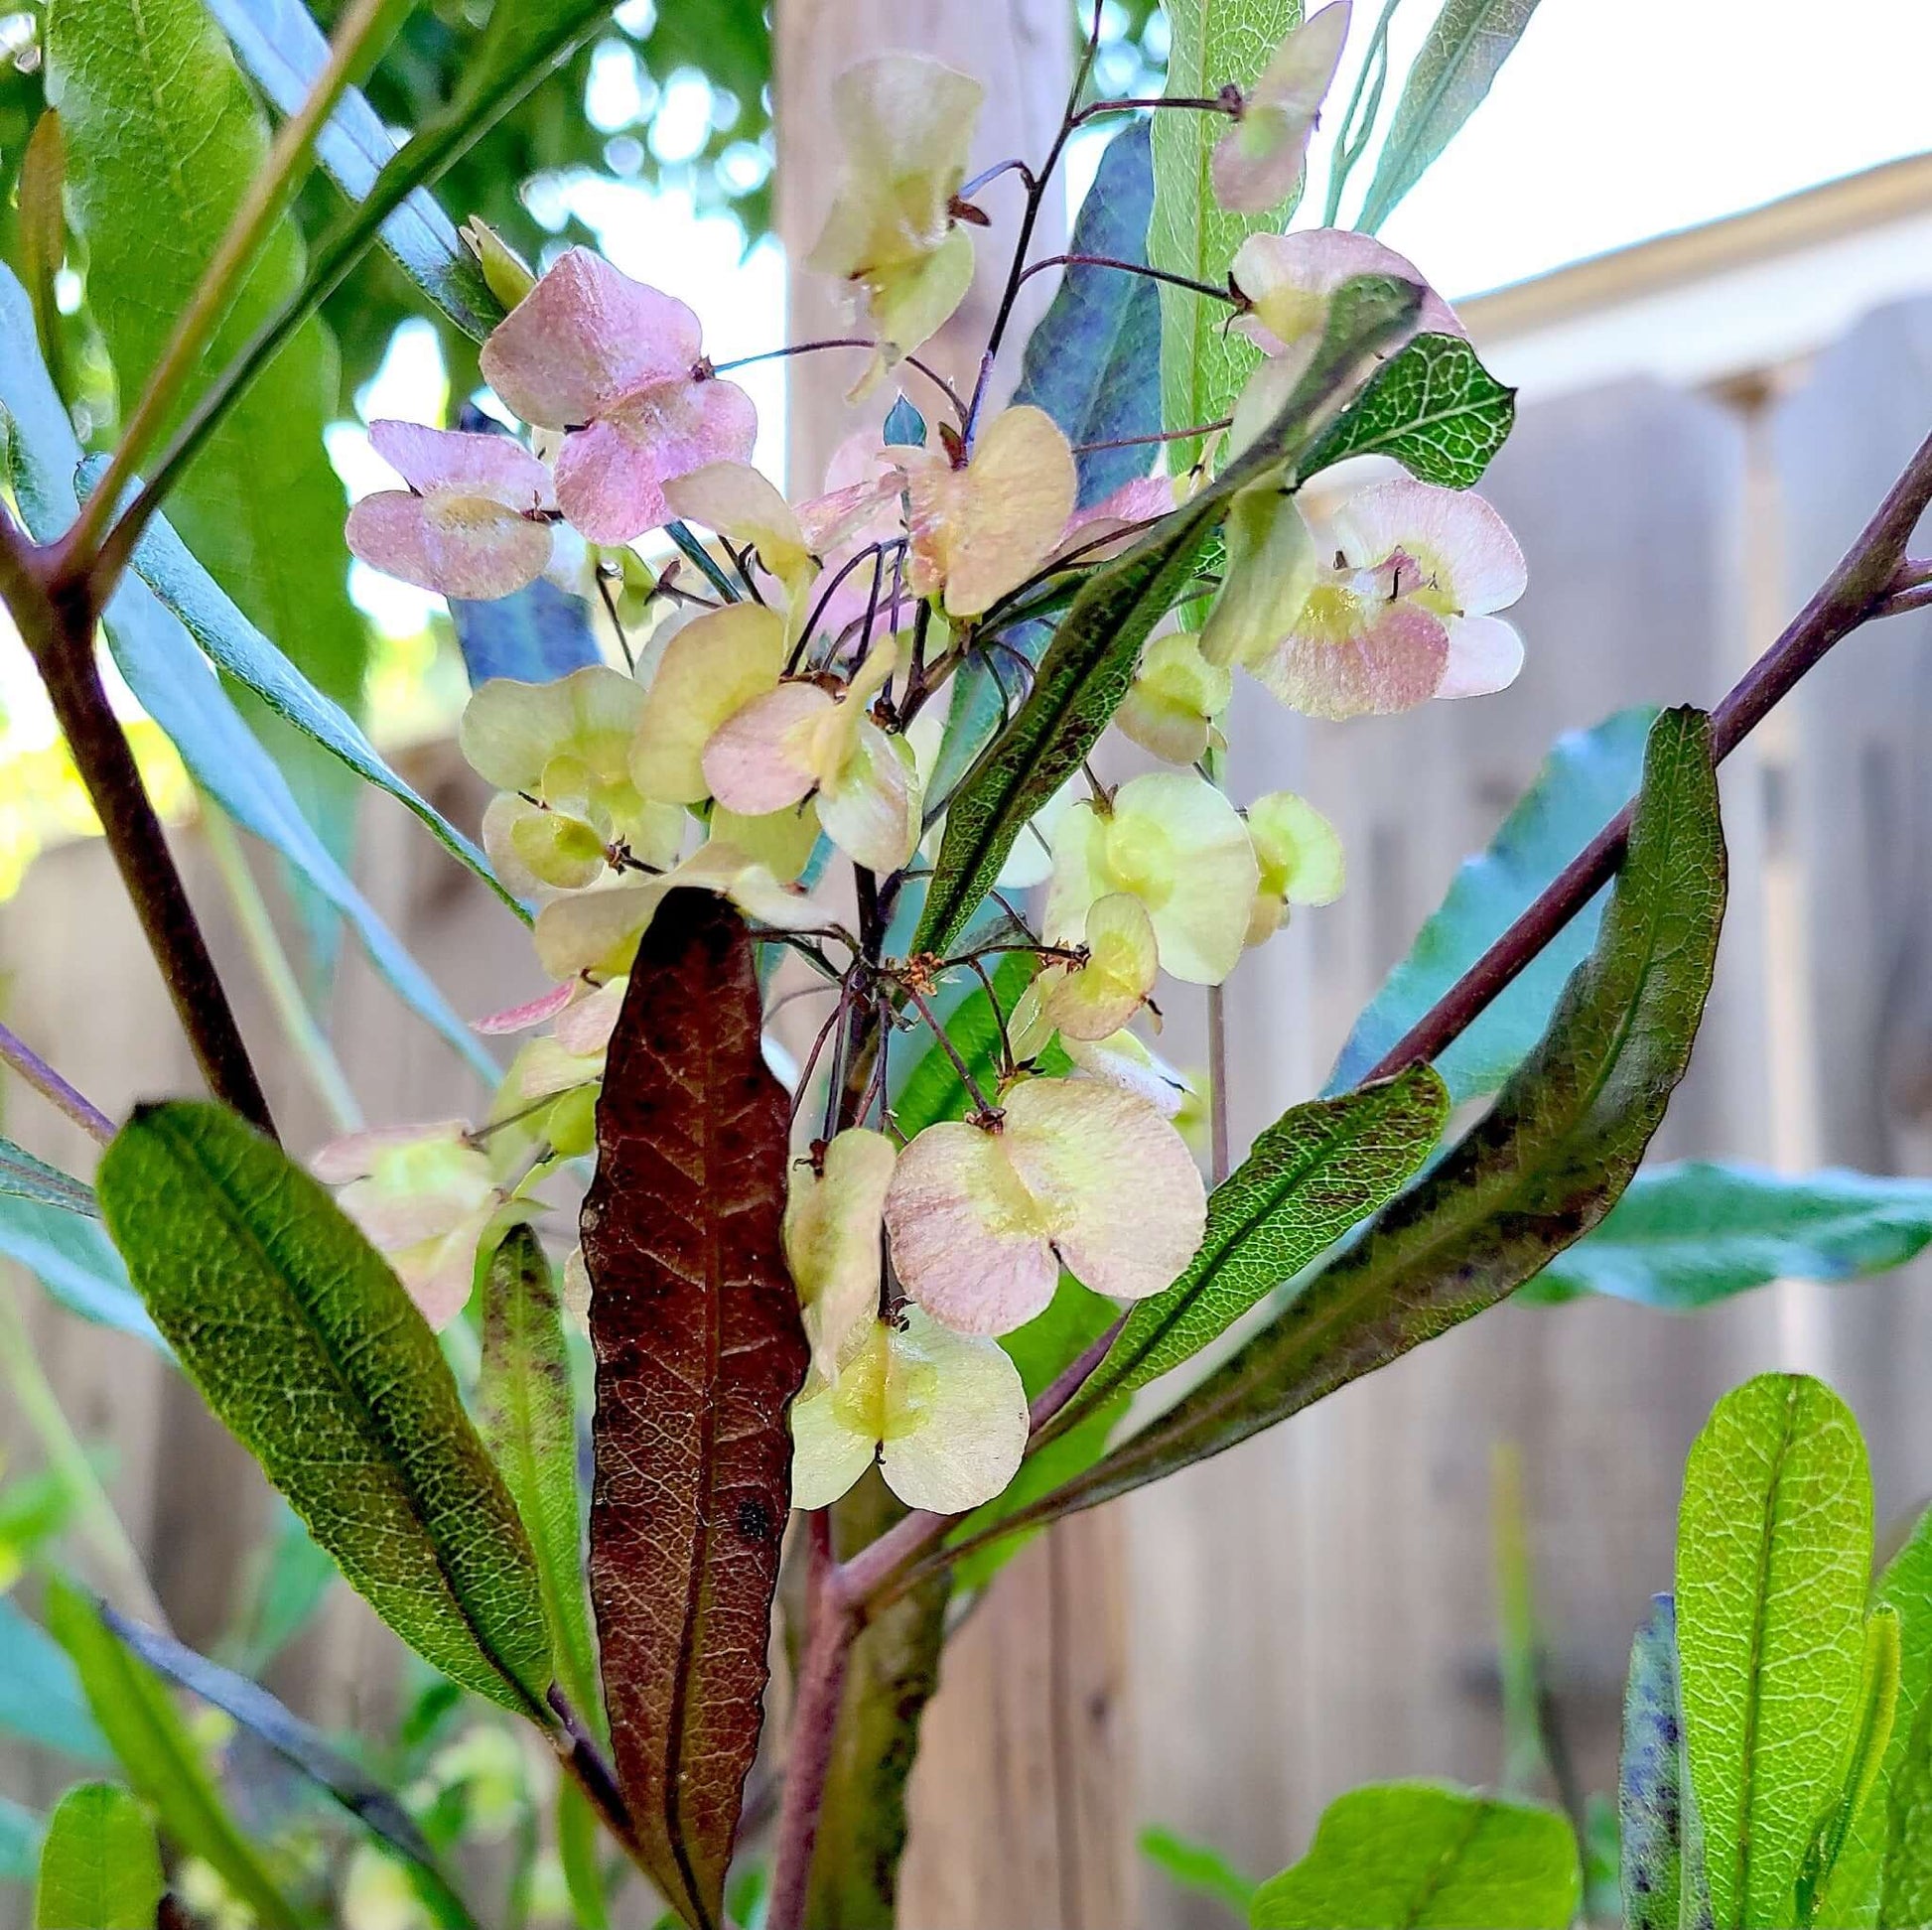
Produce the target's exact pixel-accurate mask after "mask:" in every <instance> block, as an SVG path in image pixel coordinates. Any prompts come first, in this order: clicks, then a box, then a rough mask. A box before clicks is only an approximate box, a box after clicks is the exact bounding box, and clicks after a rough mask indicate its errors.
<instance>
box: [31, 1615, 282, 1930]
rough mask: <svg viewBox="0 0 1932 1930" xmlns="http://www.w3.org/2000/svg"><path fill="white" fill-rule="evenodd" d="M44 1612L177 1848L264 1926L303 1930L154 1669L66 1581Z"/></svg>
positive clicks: (120, 1756) (124, 1763) (127, 1768)
mask: <svg viewBox="0 0 1932 1930" xmlns="http://www.w3.org/2000/svg"><path fill="white" fill-rule="evenodd" d="M47 1616H48V1623H49V1625H50V1626H51V1627H52V1629H53V1630H54V1633H55V1634H56V1635H57V1636H59V1637H60V1640H61V1643H62V1646H63V1647H64V1648H66V1650H67V1651H68V1653H69V1655H70V1656H72V1658H73V1666H74V1667H75V1668H76V1669H77V1670H78V1671H79V1673H80V1681H81V1685H82V1687H83V1688H84V1689H85V1690H86V1692H87V1701H88V1704H89V1706H90V1707H91V1708H92V1710H93V1714H94V1721H95V1722H96V1723H99V1724H100V1727H101V1730H102V1732H103V1733H104V1734H105V1735H106V1737H107V1740H108V1741H109V1743H110V1744H112V1746H113V1750H114V1755H115V1757H116V1759H117V1760H118V1761H119V1763H120V1765H121V1768H122V1770H123V1771H124V1772H125V1774H126V1776H127V1779H128V1781H129V1782H131V1783H132V1784H133V1785H134V1787H135V1788H136V1789H137V1790H139V1791H140V1793H141V1794H142V1795H143V1796H145V1797H146V1798H147V1799H148V1801H149V1802H150V1803H152V1804H153V1805H154V1811H155V1814H156V1815H157V1816H158V1817H159V1818H160V1819H161V1827H162V1829H163V1830H164V1831H165V1832H166V1833H167V1835H168V1836H169V1837H171V1838H172V1839H173V1840H174V1842H175V1844H176V1845H177V1846H178V1847H179V1848H180V1849H182V1850H185V1851H187V1852H188V1853H189V1854H190V1855H191V1856H196V1857H200V1858H201V1859H202V1861H204V1862H207V1863H210V1864H212V1865H213V1867H214V1868H215V1869H216V1870H218V1871H219V1872H220V1875H221V1879H222V1881H223V1882H225V1883H226V1884H227V1885H228V1887H229V1888H230V1889H232V1890H233V1891H234V1892H235V1894H236V1895H237V1896H238V1897H239V1898H240V1899H241V1900H242V1901H243V1902H244V1903H246V1904H247V1906H248V1907H249V1909H251V1910H252V1911H254V1913H255V1915H256V1916H257V1917H258V1918H259V1919H260V1920H261V1922H263V1923H264V1924H268V1925H271V1926H273V1927H274V1930H297V1926H299V1925H300V1924H301V1922H302V1918H301V1917H300V1916H299V1915H298V1913H297V1912H296V1910H295V1908H294V1906H293V1905H292V1904H291V1903H290V1902H289V1900H288V1898H287V1897H286V1896H284V1895H283V1894H282V1890H281V1886H280V1885H279V1884H278V1883H277V1881H276V1879H275V1876H274V1874H273V1872H272V1871H271V1870H270V1869H269V1867H268V1865H267V1864H266V1863H265V1862H264V1861H262V1857H261V1853H260V1852H259V1851H258V1850H257V1849H256V1848H255V1846H254V1845H253V1844H252V1843H250V1842H249V1840H248V1838H247V1837H246V1836H245V1835H244V1834H243V1832H242V1830H241V1827H240V1825H239V1824H237V1823H236V1821H235V1820H234V1818H233V1817H232V1816H230V1815H229V1814H228V1811H227V1808H226V1806H225V1805H224V1804H223V1802H222V1800H221V1797H220V1793H219V1792H218V1791H217V1790H216V1788H215V1786H214V1781H213V1778H212V1777H210V1776H209V1774H208V1771H207V1764H206V1763H205V1762H204V1761H203V1760H202V1755H201V1751H200V1750H199V1749H197V1748H196V1746H195V1743H194V1740H193V1738H192V1737H191V1736H190V1735H189V1733H188V1728H187V1725H186V1724H185V1723H183V1722H182V1719H181V1717H180V1716H179V1715H178V1714H177V1713H176V1710H175V1706H174V1704H173V1703H172V1702H170V1701H169V1699H168V1692H167V1690H166V1689H164V1688H163V1687H162V1685H161V1683H160V1682H159V1681H158V1680H157V1679H156V1678H155V1676H154V1674H153V1672H152V1671H151V1670H149V1669H148V1668H147V1667H146V1666H144V1665H143V1664H142V1663H141V1662H139V1661H137V1660H136V1659H135V1658H134V1656H132V1655H131V1654H130V1653H129V1652H128V1650H127V1648H126V1647H125V1646H124V1645H123V1643H122V1642H121V1639H120V1637H119V1636H118V1635H116V1634H115V1633H114V1631H113V1630H112V1629H111V1628H109V1627H108V1626H107V1624H106V1622H105V1621H104V1620H102V1618H101V1615H100V1612H99V1610H98V1609H97V1608H96V1607H95V1605H94V1604H93V1603H92V1602H91V1601H89V1600H88V1599H87V1598H86V1597H85V1596H84V1595H82V1594H79V1593H78V1592H76V1591H75V1590H74V1589H73V1588H70V1587H69V1586H68V1585H66V1584H65V1583H62V1582H56V1583H54V1584H52V1585H50V1587H49V1589H48V1598H47Z"/></svg>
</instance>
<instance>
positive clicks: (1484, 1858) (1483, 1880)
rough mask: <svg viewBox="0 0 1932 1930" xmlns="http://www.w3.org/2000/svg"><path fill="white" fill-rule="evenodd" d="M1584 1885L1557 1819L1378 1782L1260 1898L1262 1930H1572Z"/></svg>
mask: <svg viewBox="0 0 1932 1930" xmlns="http://www.w3.org/2000/svg"><path fill="white" fill-rule="evenodd" d="M1582 1888H1583V1877H1582V1872H1581V1870H1580V1868H1579V1866H1578V1861H1577V1842H1576V1839H1575V1837H1573V1836H1572V1835H1571V1833H1570V1825H1569V1824H1568V1823H1566V1822H1565V1821H1564V1820H1563V1818H1562V1817H1560V1816H1558V1815H1556V1814H1554V1813H1553V1812H1552V1811H1550V1810H1546V1809H1539V1808H1537V1807H1535V1806H1534V1805H1532V1804H1529V1803H1510V1802H1503V1801H1501V1800H1500V1799H1498V1798H1494V1797H1487V1796H1476V1795H1472V1794H1470V1793H1469V1792H1467V1791H1465V1790H1460V1789H1452V1788H1449V1787H1448V1786H1446V1785H1444V1784H1440V1783H1421V1782H1414V1783H1403V1782H1394V1783H1371V1784H1369V1785H1368V1787H1367V1788H1365V1789H1353V1790H1350V1791H1349V1793H1348V1794H1347V1795H1346V1796H1340V1797H1337V1798H1336V1799H1335V1801H1333V1802H1332V1803H1330V1804H1329V1805H1328V1807H1327V1808H1326V1809H1325V1810H1324V1811H1322V1813H1321V1821H1320V1822H1319V1823H1318V1824H1317V1825H1316V1826H1315V1832H1314V1841H1313V1842H1312V1843H1311V1845H1310V1846H1309V1854H1308V1855H1307V1856H1306V1857H1304V1858H1303V1859H1302V1861H1300V1862H1298V1863H1296V1864H1295V1865H1294V1866H1293V1867H1292V1868H1289V1869H1285V1870H1283V1871H1282V1873H1281V1874H1280V1875H1279V1876H1271V1877H1270V1878H1269V1879H1268V1881H1267V1882H1265V1883H1263V1884H1262V1885H1261V1887H1260V1888H1259V1889H1258V1890H1256V1891H1255V1896H1254V1903H1253V1905H1252V1907H1251V1910H1250V1913H1249V1917H1248V1921H1249V1922H1250V1923H1251V1924H1253V1925H1254V1926H1255V1930H1383V1927H1384V1926H1387V1930H1568V1926H1569V1924H1570V1922H1571V1920H1572V1919H1573V1918H1574V1917H1575V1916H1576V1914H1577V1904H1578V1900H1579V1898H1580V1896H1581V1894H1582Z"/></svg>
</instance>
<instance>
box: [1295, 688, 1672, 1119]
mask: <svg viewBox="0 0 1932 1930" xmlns="http://www.w3.org/2000/svg"><path fill="white" fill-rule="evenodd" d="M1655 715H1656V713H1655V712H1654V711H1649V710H1627V711H1618V712H1617V713H1616V715H1615V716H1614V717H1611V718H1608V719H1606V720H1605V721H1604V722H1603V723H1601V724H1599V725H1597V726H1596V727H1595V729H1594V730H1590V731H1581V732H1573V733H1571V734H1570V735H1568V736H1566V737H1562V738H1559V739H1558V740H1557V743H1556V745H1555V747H1554V748H1553V749H1552V751H1551V753H1550V755H1549V757H1548V758H1546V759H1545V760H1544V764H1543V767H1542V769H1541V770H1539V771H1538V772H1537V775H1536V779H1535V781H1534V782H1533V783H1532V784H1531V785H1530V787H1529V789H1528V790H1526V791H1525V792H1524V793H1523V795H1522V796H1521V797H1520V798H1519V799H1518V800H1517V802H1516V805H1515V807H1514V808H1513V809H1512V810H1511V812H1510V814H1509V816H1508V817H1506V818H1505V819H1504V820H1503V824H1502V828H1501V829H1500V830H1499V831H1498V832H1497V833H1496V835H1495V837H1494V838H1493V839H1492V840H1491V842H1490V845H1489V848H1488V850H1487V851H1485V852H1483V853H1482V855H1481V856H1480V857H1476V858H1471V859H1468V860H1467V861H1466V862H1465V863H1464V864H1463V865H1462V867H1461V869H1460V870H1459V871H1457V873H1456V875H1455V881H1454V883H1453V884H1452V885H1450V887H1449V896H1447V897H1445V898H1444V900H1443V902H1442V904H1441V905H1440V906H1439V907H1438V908H1437V909H1436V910H1435V911H1434V912H1433V913H1431V915H1430V917H1429V920H1428V922H1427V923H1426V924H1425V925H1424V926H1423V928H1422V930H1421V931H1420V932H1418V933H1417V934H1416V941H1415V943H1414V944H1413V945H1411V946H1410V948H1409V954H1408V956H1407V957H1406V958H1405V959H1403V961H1402V963H1401V964H1399V965H1398V966H1397V967H1396V968H1395V970H1394V971H1393V972H1391V973H1390V974H1389V976H1388V979H1387V980H1386V981H1385V982H1384V984H1383V986H1382V989H1381V990H1380V991H1379V992H1378V993H1377V994H1376V995H1375V998H1374V999H1373V1001H1372V1002H1371V1003H1370V1004H1369V1006H1368V1007H1367V1009H1366V1010H1365V1011H1364V1012H1363V1013H1362V1016H1361V1017H1360V1018H1359V1019H1357V1020H1356V1021H1355V1025H1354V1029H1353V1030H1352V1031H1351V1032H1350V1033H1349V1034H1348V1041H1347V1043H1346V1044H1345V1045H1343V1047H1342V1048H1341V1056H1340V1057H1339V1058H1338V1059H1337V1060H1336V1061H1335V1069H1334V1072H1333V1073H1332V1074H1331V1075H1330V1077H1329V1080H1328V1088H1327V1089H1328V1090H1329V1091H1330V1092H1339V1091H1343V1090H1345V1089H1346V1088H1347V1087H1349V1086H1352V1085H1356V1084H1359V1083H1360V1081H1361V1079H1362V1077H1363V1075H1364V1074H1365V1073H1366V1072H1367V1071H1368V1069H1369V1067H1370V1066H1372V1065H1374V1064H1375V1063H1376V1062H1377V1061H1378V1060H1379V1059H1380V1058H1381V1057H1382V1055H1383V1053H1385V1052H1386V1051H1388V1049H1389V1048H1390V1047H1391V1046H1392V1045H1394V1044H1395V1042H1396V1040H1397V1039H1399V1038H1400V1037H1401V1036H1402V1035H1403V1034H1405V1033H1406V1032H1407V1031H1408V1030H1409V1028H1410V1027H1411V1026H1412V1025H1414V1024H1415V1022H1416V1021H1417V1020H1418V1019H1420V1018H1421V1017H1422V1016H1423V1014H1424V1013H1425V1012H1427V1011H1428V1010H1429V1009H1430V1007H1431V1006H1433V1005H1434V1004H1435V1003H1436V1001H1437V1000H1438V999H1440V998H1441V997H1442V996H1443V994H1444V993H1445V992H1447V991H1448V990H1449V987H1450V986H1451V985H1453V984H1454V983H1455V981H1456V980H1457V979H1458V978H1460V977H1461V976H1462V974H1463V973H1464V972H1465V971H1467V970H1468V968H1469V967H1470V966H1471V965H1473V964H1474V963H1475V961H1476V960H1477V959H1478V958H1480V957H1481V956H1482V954H1483V952H1484V951H1485V950H1487V948H1488V947H1489V945H1490V944H1491V943H1493V942H1494V940H1496V939H1497V938H1500V937H1501V936H1502V934H1503V933H1504V932H1505V931H1507V930H1508V929H1509V927H1510V925H1511V924H1512V923H1514V922H1515V920H1516V918H1517V917H1518V915H1519V914H1520V913H1522V912H1523V911H1525V910H1526V909H1527V908H1528V907H1529V906H1530V905H1531V904H1532V903H1533V902H1534V901H1535V899H1536V898H1537V896H1539V895H1540V894H1541V892H1542V891H1543V889H1544V887H1545V886H1547V885H1548V884H1549V883H1550V882H1551V880H1553V879H1554V878H1555V877H1556V876H1557V874H1558V873H1559V872H1561V871H1562V870H1563V868H1564V867H1565V866H1566V865H1567V864H1569V862H1570V861H1571V859H1573V858H1574V857H1575V856H1576V855H1577V853H1578V852H1579V851H1581V850H1582V849H1583V847H1584V846H1585V845H1586V844H1587V843H1588V841H1589V840H1590V839H1591V838H1593V837H1594V836H1595V835H1596V833H1597V832H1598V831H1600V830H1601V829H1602V828H1603V826H1604V825H1605V824H1606V823H1608V821H1609V820H1610V819H1611V818H1612V817H1614V816H1615V815H1616V813H1617V812H1618V811H1619V810H1621V809H1622V807H1623V806H1624V805H1625V804H1626V803H1628V801H1629V799H1630V796H1631V793H1632V792H1633V791H1635V789H1636V788H1637V782H1638V779H1639V778H1640V777H1641V775H1642V773H1643V747H1644V739H1645V737H1646V736H1647V734H1648V733H1649V730H1650V726H1651V722H1652V720H1653V718H1654V717H1655ZM1602 906H1603V900H1602V899H1600V898H1599V899H1598V900H1596V901H1595V902H1594V903H1592V904H1591V905H1589V906H1588V907H1587V909H1585V910H1584V911H1582V912H1580V913H1579V914H1578V915H1577V916H1576V917H1574V918H1572V919H1571V921H1570V923H1569V924H1568V925H1567V926H1566V927H1565V928H1564V930H1563V931H1562V933H1561V934H1560V935H1559V936H1558V937H1557V938H1556V939H1555V941H1554V942H1552V943H1551V944H1550V945H1548V946H1546V947H1545V948H1544V950H1543V951H1542V952H1540V953H1539V954H1538V955H1537V957H1536V958H1534V959H1533V960H1532V961H1531V962H1530V964H1529V966H1528V968H1527V969H1526V970H1525V971H1524V972H1523V973H1522V974H1521V975H1520V976H1519V977H1518V978H1517V979H1516V981H1515V982H1514V983H1513V984H1512V985H1511V986H1510V987H1509V989H1508V990H1507V991H1505V992H1504V993H1503V994H1502V995H1501V996H1500V997H1499V998H1497V999H1496V1000H1495V1002H1494V1003H1493V1004H1492V1005H1490V1007H1489V1008H1488V1010H1487V1011H1485V1012H1484V1013H1483V1014H1482V1015H1481V1016H1480V1017H1479V1018H1478V1019H1477V1020H1476V1021H1475V1023H1474V1024H1473V1025H1471V1026H1470V1027H1469V1028H1468V1029H1467V1030H1466V1031H1465V1032H1464V1033H1463V1034H1462V1035H1461V1036H1460V1037H1459V1038H1458V1039H1456V1040H1455V1042H1454V1043H1453V1044H1452V1045H1450V1046H1449V1049H1448V1050H1447V1051H1446V1052H1445V1053H1444V1054H1443V1055H1442V1057H1441V1058H1439V1059H1438V1060H1437V1061H1436V1069H1437V1071H1438V1072H1440V1073H1441V1074H1442V1075H1443V1081H1444V1083H1445V1084H1446V1085H1447V1086H1448V1087H1449V1097H1450V1099H1451V1100H1453V1101H1454V1102H1455V1103H1456V1104H1457V1105H1460V1104H1461V1103H1462V1102H1463V1101H1464V1100H1467V1099H1474V1098H1479V1097H1480V1096H1482V1095H1483V1094H1485V1093H1490V1092H1494V1091H1495V1090H1496V1089H1497V1087H1499V1086H1500V1085H1501V1084H1502V1083H1503V1081H1504V1080H1505V1079H1507V1078H1508V1077H1509V1075H1510V1073H1512V1072H1513V1071H1514V1070H1515V1069H1516V1067H1517V1066H1518V1065H1519V1064H1520V1063H1521V1062H1522V1059H1523V1056H1524V1054H1525V1053H1526V1052H1528V1051H1529V1049H1530V1047H1531V1046H1532V1045H1534V1044H1535V1043H1536V1040H1537V1038H1538V1036H1539V1035H1540V1034H1541V1033H1542V1031H1543V1029H1544V1027H1545V1026H1546V1025H1547V1024H1548V1023H1549V1017H1550V1010H1551V1008H1552V1007H1553V1006H1554V1005H1555V1004H1556V1000H1557V995H1558V993H1559V992H1561V991H1562V989H1563V985H1564V981H1565V979H1566V978H1568V976H1569V975H1570V973H1571V972H1572V971H1573V970H1574V969H1575V968H1576V966H1577V965H1578V964H1579V963H1580V962H1581V961H1582V960H1583V959H1584V958H1585V957H1586V956H1587V953H1588V951H1589V948H1590V945H1591V944H1592V943H1593V942H1594V940H1595V937H1596V928H1597V924H1598V921H1599V920H1600V919H1601V917H1602Z"/></svg>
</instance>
